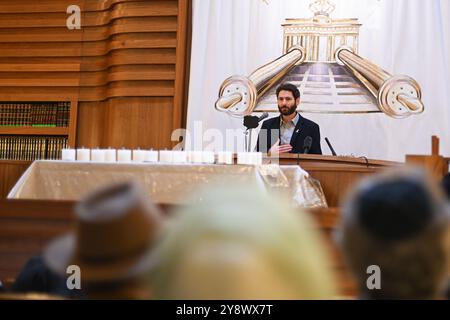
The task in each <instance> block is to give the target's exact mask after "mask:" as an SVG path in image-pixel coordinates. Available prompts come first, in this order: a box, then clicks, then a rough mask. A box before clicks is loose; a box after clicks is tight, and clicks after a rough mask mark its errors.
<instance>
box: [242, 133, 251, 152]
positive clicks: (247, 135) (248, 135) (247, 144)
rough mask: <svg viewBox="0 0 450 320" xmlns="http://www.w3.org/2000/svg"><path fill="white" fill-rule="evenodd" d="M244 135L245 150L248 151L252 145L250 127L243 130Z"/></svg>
mask: <svg viewBox="0 0 450 320" xmlns="http://www.w3.org/2000/svg"><path fill="white" fill-rule="evenodd" d="M244 135H245V137H244V139H245V140H244V143H245V150H246V151H247V152H250V151H251V150H250V149H251V147H252V129H251V128H247V130H245V133H244Z"/></svg>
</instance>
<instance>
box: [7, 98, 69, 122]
mask: <svg viewBox="0 0 450 320" xmlns="http://www.w3.org/2000/svg"><path fill="white" fill-rule="evenodd" d="M69 117H70V102H24V103H22V102H0V126H4V127H5V126H7V127H68V126H69Z"/></svg>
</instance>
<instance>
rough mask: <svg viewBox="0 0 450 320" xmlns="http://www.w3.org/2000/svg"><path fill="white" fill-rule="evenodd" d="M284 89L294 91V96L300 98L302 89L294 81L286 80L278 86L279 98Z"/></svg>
mask: <svg viewBox="0 0 450 320" xmlns="http://www.w3.org/2000/svg"><path fill="white" fill-rule="evenodd" d="M282 90H283V91H290V92H292V95H293V96H294V99H295V100H297V98H300V91H299V90H298V88H297V87H296V86H294V85H293V84H292V83H288V82H285V83H282V84H280V85H279V86H278V88H277V98H278V95H279V94H280V91H282Z"/></svg>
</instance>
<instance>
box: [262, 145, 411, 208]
mask: <svg viewBox="0 0 450 320" xmlns="http://www.w3.org/2000/svg"><path fill="white" fill-rule="evenodd" d="M277 160H278V163H279V164H280V165H299V166H300V167H301V168H302V169H304V170H305V171H307V172H308V173H309V174H310V175H311V176H312V177H313V178H315V179H317V180H319V181H320V183H321V185H322V189H323V191H324V193H325V198H326V199H327V202H328V206H329V207H339V206H340V202H341V201H342V200H343V198H344V197H345V195H346V194H347V192H348V191H349V190H350V189H351V188H352V187H353V186H354V185H355V184H356V183H358V181H359V180H361V178H363V177H365V176H368V175H371V174H374V173H376V172H379V171H381V170H383V169H386V168H391V167H395V166H401V165H403V163H401V162H393V161H381V160H372V159H367V158H352V157H336V156H325V155H309V154H300V155H297V154H280V156H279V158H278V159H277V158H271V157H266V158H265V162H272V163H276V162H277Z"/></svg>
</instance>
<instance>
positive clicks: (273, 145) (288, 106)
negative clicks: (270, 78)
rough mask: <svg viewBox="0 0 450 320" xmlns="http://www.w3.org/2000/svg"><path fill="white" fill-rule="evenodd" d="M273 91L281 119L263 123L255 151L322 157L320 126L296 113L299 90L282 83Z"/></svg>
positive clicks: (289, 84) (272, 119)
mask: <svg viewBox="0 0 450 320" xmlns="http://www.w3.org/2000/svg"><path fill="white" fill-rule="evenodd" d="M276 92H277V103H278V110H279V111H280V116H279V117H275V118H270V119H268V120H266V121H264V122H263V124H262V127H261V131H260V132H259V136H258V142H257V145H256V150H257V151H261V152H268V153H277V152H278V153H288V152H289V153H310V154H322V150H321V148H320V128H319V126H318V125H317V123H315V122H313V121H311V120H308V119H306V118H304V117H302V116H301V115H300V114H299V113H298V112H297V106H298V105H299V103H300V91H299V90H298V89H297V87H296V86H294V85H293V84H291V83H283V84H281V85H280V86H279V87H278V88H277V91H276ZM269 147H270V148H269ZM267 149H269V150H267Z"/></svg>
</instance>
